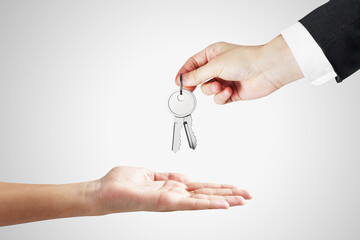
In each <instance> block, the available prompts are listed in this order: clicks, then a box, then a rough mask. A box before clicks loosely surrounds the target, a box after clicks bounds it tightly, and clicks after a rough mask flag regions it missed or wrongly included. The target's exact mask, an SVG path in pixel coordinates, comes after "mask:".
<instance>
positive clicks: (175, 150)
mask: <svg viewBox="0 0 360 240" xmlns="http://www.w3.org/2000/svg"><path fill="white" fill-rule="evenodd" d="M180 146H181V138H180V137H179V144H178V146H177V148H176V147H174V150H173V152H174V153H177V151H179V150H180Z"/></svg>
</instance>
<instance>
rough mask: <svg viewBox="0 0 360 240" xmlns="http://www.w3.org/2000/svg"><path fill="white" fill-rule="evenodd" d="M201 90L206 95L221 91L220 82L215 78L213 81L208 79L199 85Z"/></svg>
mask: <svg viewBox="0 0 360 240" xmlns="http://www.w3.org/2000/svg"><path fill="white" fill-rule="evenodd" d="M201 91H202V92H203V93H204V94H205V95H206V96H210V95H213V94H216V93H218V92H220V91H221V84H220V83H219V82H218V81H216V80H214V81H212V80H210V81H208V82H206V83H203V84H202V85H201Z"/></svg>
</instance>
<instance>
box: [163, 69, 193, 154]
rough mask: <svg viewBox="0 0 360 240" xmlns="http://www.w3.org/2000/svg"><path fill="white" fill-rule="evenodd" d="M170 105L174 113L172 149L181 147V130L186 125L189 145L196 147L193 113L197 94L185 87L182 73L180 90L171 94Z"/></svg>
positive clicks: (175, 150) (174, 150) (175, 149)
mask: <svg viewBox="0 0 360 240" xmlns="http://www.w3.org/2000/svg"><path fill="white" fill-rule="evenodd" d="M168 107H169V110H170V112H171V113H172V114H173V115H174V130H173V139H172V151H173V152H174V153H176V152H177V151H178V150H179V149H180V144H181V136H180V131H181V128H182V127H183V126H184V129H185V133H186V136H187V140H188V142H189V147H190V148H192V149H195V148H196V137H195V135H194V132H193V130H192V118H191V113H192V112H193V111H194V110H195V108H196V98H195V95H194V94H193V93H192V92H190V91H188V90H185V89H183V87H182V75H181V74H180V90H175V91H174V92H172V93H171V94H170V97H169V100H168Z"/></svg>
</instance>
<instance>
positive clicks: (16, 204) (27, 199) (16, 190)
mask: <svg viewBox="0 0 360 240" xmlns="http://www.w3.org/2000/svg"><path fill="white" fill-rule="evenodd" d="M95 191H96V183H95V182H85V183H73V184H63V185H40V184H17V183H0V226H4V225H11V224H18V223H25V222H32V221H40V220H46V219H54V218H65V217H76V216H88V215H96V214H97V212H96V211H97V209H96V207H94V203H95V202H96V199H95V198H96V195H94V194H93V192H95Z"/></svg>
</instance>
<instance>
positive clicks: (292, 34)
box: [281, 22, 336, 85]
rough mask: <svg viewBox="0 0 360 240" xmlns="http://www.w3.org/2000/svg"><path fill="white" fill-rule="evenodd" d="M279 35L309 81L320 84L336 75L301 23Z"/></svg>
mask: <svg viewBox="0 0 360 240" xmlns="http://www.w3.org/2000/svg"><path fill="white" fill-rule="evenodd" d="M281 35H282V36H283V37H284V39H285V41H286V43H287V44H288V46H289V48H290V49H291V51H292V53H293V54H294V57H295V59H296V60H297V62H298V64H299V66H300V68H301V70H302V72H303V74H304V76H305V78H306V79H307V80H308V81H309V82H310V83H312V84H314V85H321V84H323V83H325V82H327V81H329V80H331V79H334V78H335V77H336V73H335V71H334V69H333V67H332V66H331V64H330V62H329V60H328V59H327V58H326V56H325V54H324V52H323V51H322V50H321V48H320V46H319V45H318V44H317V42H316V41H315V40H314V38H313V37H312V36H311V35H310V33H309V32H308V31H307V30H306V28H305V27H304V26H303V25H302V24H301V23H299V22H297V23H295V24H294V25H292V26H291V27H289V28H287V29H285V30H284V31H283V32H282V33H281Z"/></svg>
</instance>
